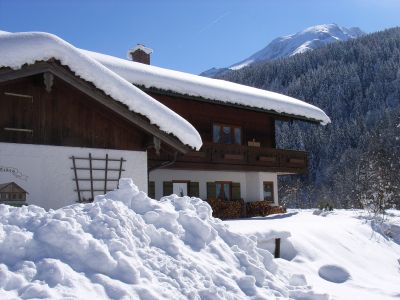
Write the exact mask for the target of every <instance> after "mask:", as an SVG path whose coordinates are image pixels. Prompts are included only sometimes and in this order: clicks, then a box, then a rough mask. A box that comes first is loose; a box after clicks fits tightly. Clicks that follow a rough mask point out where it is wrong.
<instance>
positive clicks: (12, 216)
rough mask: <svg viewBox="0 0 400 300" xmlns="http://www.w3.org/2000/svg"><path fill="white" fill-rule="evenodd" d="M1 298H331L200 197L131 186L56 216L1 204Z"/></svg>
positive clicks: (53, 212) (122, 185) (126, 182)
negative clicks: (289, 271)
mask: <svg viewBox="0 0 400 300" xmlns="http://www.w3.org/2000/svg"><path fill="white" fill-rule="evenodd" d="M0 224H1V226H0V298H1V299H15V298H22V299H26V298H52V299H65V298H80V299H104V298H113V299H275V298H279V297H283V298H289V297H291V298H295V299H326V298H327V297H326V296H325V295H318V294H315V293H314V292H313V291H312V290H311V288H310V287H309V286H307V284H306V282H305V279H304V276H302V275H301V274H300V275H294V276H289V275H286V274H284V273H282V272H280V271H279V270H278V269H277V266H276V264H275V263H274V262H273V259H272V255H271V254H270V253H269V252H268V251H265V250H262V249H259V248H257V247H256V242H255V241H254V240H252V239H250V238H248V237H246V236H245V235H241V234H236V233H232V232H231V231H229V230H228V228H227V226H226V225H224V224H223V223H222V221H220V220H218V219H214V218H213V217H211V208H210V206H209V205H208V204H207V203H205V202H203V201H201V200H200V199H196V198H189V197H182V198H181V197H177V196H175V195H173V196H170V197H165V198H163V199H162V200H161V201H160V202H158V201H155V200H152V199H150V198H148V197H147V196H146V194H144V193H143V192H139V191H138V189H137V187H136V186H135V185H133V183H132V181H131V180H128V179H123V180H121V181H120V188H119V189H118V190H116V191H113V192H110V193H108V194H107V195H105V196H99V197H97V198H96V200H95V202H94V203H90V204H76V205H71V206H68V207H65V208H62V209H59V210H50V211H49V212H46V211H45V210H44V209H42V208H39V207H36V206H28V207H23V208H13V207H9V206H6V205H0Z"/></svg>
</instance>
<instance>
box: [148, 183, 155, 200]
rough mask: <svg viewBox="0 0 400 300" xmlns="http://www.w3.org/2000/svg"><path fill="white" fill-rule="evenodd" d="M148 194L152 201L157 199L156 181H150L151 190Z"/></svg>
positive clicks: (149, 189)
mask: <svg viewBox="0 0 400 300" xmlns="http://www.w3.org/2000/svg"><path fill="white" fill-rule="evenodd" d="M147 194H148V196H149V197H150V198H151V199H155V198H156V184H155V182H154V181H149V188H148V191H147Z"/></svg>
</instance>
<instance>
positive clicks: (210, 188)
mask: <svg viewBox="0 0 400 300" xmlns="http://www.w3.org/2000/svg"><path fill="white" fill-rule="evenodd" d="M216 197H217V195H216V190H215V182H207V199H211V198H214V199H215V198H216Z"/></svg>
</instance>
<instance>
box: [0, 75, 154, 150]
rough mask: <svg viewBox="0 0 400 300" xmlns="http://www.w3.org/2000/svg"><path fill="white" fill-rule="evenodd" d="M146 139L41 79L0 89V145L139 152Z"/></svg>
mask: <svg viewBox="0 0 400 300" xmlns="http://www.w3.org/2000/svg"><path fill="white" fill-rule="evenodd" d="M146 139H148V137H147V136H146V134H145V133H144V132H143V131H142V130H140V129H139V128H137V127H135V126H132V124H129V122H128V121H126V120H124V119H122V118H121V117H120V116H118V115H117V114H116V113H115V112H113V111H111V110H109V109H107V108H106V107H104V106H102V105H101V104H99V103H98V102H97V101H95V100H94V99H93V98H91V97H89V96H88V95H86V94H84V93H82V92H81V91H79V90H77V89H75V88H74V87H72V86H71V85H69V84H68V83H66V82H64V81H63V80H61V79H59V78H57V77H54V82H53V86H52V88H51V91H50V92H47V91H46V89H45V87H44V80H43V74H37V75H33V76H29V77H26V78H20V79H15V80H12V81H9V82H4V83H0V141H1V142H12V143H29V144H42V145H56V146H61V145H62V146H76V147H88V148H106V149H121V150H143V149H145V147H146Z"/></svg>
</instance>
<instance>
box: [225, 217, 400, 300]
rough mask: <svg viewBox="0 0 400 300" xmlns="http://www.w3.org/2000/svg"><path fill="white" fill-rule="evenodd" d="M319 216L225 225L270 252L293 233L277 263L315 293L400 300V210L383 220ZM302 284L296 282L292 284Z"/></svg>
mask: <svg viewBox="0 0 400 300" xmlns="http://www.w3.org/2000/svg"><path fill="white" fill-rule="evenodd" d="M320 212H321V211H320ZM320 212H319V213H316V211H313V210H289V212H288V213H287V214H285V215H280V216H269V217H265V218H254V219H248V220H235V221H225V222H224V223H225V224H227V225H229V228H230V229H231V230H232V231H234V232H237V233H242V234H247V235H248V236H254V237H255V240H257V244H258V246H259V247H261V248H263V249H267V250H269V251H271V248H270V246H271V242H270V240H269V239H270V238H273V237H274V236H276V235H277V234H278V232H282V234H285V233H287V232H290V237H286V238H285V237H283V239H282V241H281V254H282V258H283V259H276V260H274V262H275V263H276V264H277V265H278V268H279V269H280V270H281V271H286V272H289V273H297V274H302V275H303V276H305V278H306V279H307V281H308V282H309V283H310V284H312V285H313V286H314V287H315V291H319V292H325V293H329V295H330V296H332V298H333V299H344V300H347V299H370V300H375V299H380V300H381V299H382V300H383V299H399V297H400V273H399V271H400V230H398V229H399V228H400V211H398V210H392V211H389V212H388V214H387V215H386V217H385V219H384V220H379V219H376V218H372V217H371V216H369V215H368V214H367V213H365V212H364V211H360V210H355V211H350V210H334V211H331V212H324V213H320ZM272 231H275V232H276V233H274V234H271V232H272ZM272 251H273V249H272ZM297 279H298V281H300V282H301V278H297ZM297 279H296V278H295V277H294V278H292V284H295V283H296V281H297Z"/></svg>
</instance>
